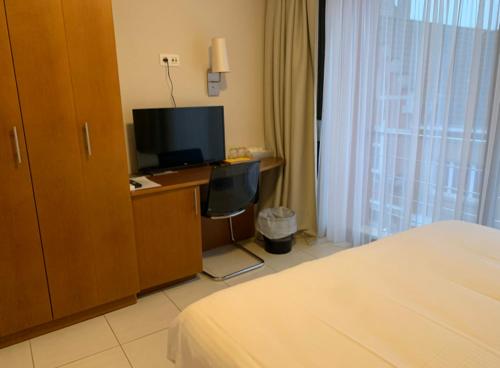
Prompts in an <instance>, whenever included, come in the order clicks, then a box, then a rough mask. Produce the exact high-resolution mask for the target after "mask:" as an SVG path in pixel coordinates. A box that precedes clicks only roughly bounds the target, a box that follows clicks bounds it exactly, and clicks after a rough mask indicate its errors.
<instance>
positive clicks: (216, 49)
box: [212, 37, 231, 73]
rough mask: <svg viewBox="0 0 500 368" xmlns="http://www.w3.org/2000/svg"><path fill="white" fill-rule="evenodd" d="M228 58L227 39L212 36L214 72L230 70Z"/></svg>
mask: <svg viewBox="0 0 500 368" xmlns="http://www.w3.org/2000/svg"><path fill="white" fill-rule="evenodd" d="M230 71H231V69H230V68H229V61H228V59H227V48H226V39H225V38H222V37H216V38H212V72H214V73H227V72H230Z"/></svg>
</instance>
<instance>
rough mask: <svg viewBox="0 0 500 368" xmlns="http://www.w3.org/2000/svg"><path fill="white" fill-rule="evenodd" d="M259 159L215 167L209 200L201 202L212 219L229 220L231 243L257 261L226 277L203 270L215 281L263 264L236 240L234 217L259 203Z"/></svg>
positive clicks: (207, 198) (207, 196)
mask: <svg viewBox="0 0 500 368" xmlns="http://www.w3.org/2000/svg"><path fill="white" fill-rule="evenodd" d="M259 175H260V162H258V161H255V162H254V161H252V162H245V163H241V164H234V165H225V166H214V167H213V169H212V175H211V178H210V183H209V185H208V192H207V193H206V199H205V200H204V201H203V202H202V213H203V216H205V217H208V218H210V219H213V220H221V219H229V230H230V232H231V241H232V245H234V246H236V247H238V248H239V249H241V250H243V251H244V252H246V253H248V254H249V255H251V256H252V257H253V258H255V259H256V260H257V261H258V262H257V263H256V264H253V265H251V266H248V267H245V268H243V269H241V270H238V271H235V272H231V273H229V274H227V275H224V276H216V275H212V274H211V273H210V272H208V271H205V270H203V273H204V274H206V275H208V276H209V277H210V278H212V279H214V280H216V281H222V280H227V279H230V278H232V277H235V276H238V275H241V274H243V273H246V272H249V271H252V270H255V269H257V268H259V267H262V266H263V265H264V260H263V259H262V258H260V257H259V256H257V255H256V254H254V253H252V252H250V251H249V250H248V249H246V248H245V247H243V246H241V245H240V244H238V243H237V242H236V240H235V236H234V229H233V217H236V216H238V215H241V214H242V213H243V212H245V211H246V210H247V208H248V207H249V206H250V205H252V204H253V203H256V202H257V200H258V195H259Z"/></svg>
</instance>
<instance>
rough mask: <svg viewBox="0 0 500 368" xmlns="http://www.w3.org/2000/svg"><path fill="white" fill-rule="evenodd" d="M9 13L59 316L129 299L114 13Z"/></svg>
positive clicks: (40, 8)
mask: <svg viewBox="0 0 500 368" xmlns="http://www.w3.org/2000/svg"><path fill="white" fill-rule="evenodd" d="M6 10H7V18H8V20H9V29H10V33H11V44H12V49H13V55H14V65H15V69H16V75H17V81H18V88H19V96H20V101H21V108H22V111H23V118H24V122H25V130H26V138H27V147H28V151H29V155H30V158H32V160H31V169H32V178H33V183H34V191H35V198H36V203H37V208H38V214H39V222H40V229H41V236H42V242H43V249H44V253H45V260H46V269H47V275H48V280H49V287H50V293H51V299H52V309H53V314H54V317H55V318H61V317H64V316H67V315H70V314H74V313H77V312H80V311H83V310H87V309H90V308H92V307H95V306H98V305H101V304H104V303H107V302H109V301H112V300H116V299H119V298H123V297H126V296H128V295H132V294H134V293H135V291H136V290H137V284H138V282H137V272H136V267H137V266H136V261H135V253H134V236H133V222H132V215H131V204H130V198H129V193H128V186H127V183H128V180H127V168H126V160H125V156H124V155H125V149H124V138H123V126H122V125H121V118H120V111H119V109H120V107H119V90H118V82H117V77H116V60H115V57H114V42H113V33H112V32H113V30H112V23H111V22H112V18H111V11H110V7H109V3H108V2H107V1H91V0H89V1H65V0H62V1H61V0H44V1H39V0H23V1H18V0H6ZM85 122H88V126H89V127H90V131H89V138H90V143H91V144H92V152H91V153H92V155H89V153H90V152H89V151H88V149H87V148H88V145H87V140H86V134H85V131H84V130H83V126H84V123H85Z"/></svg>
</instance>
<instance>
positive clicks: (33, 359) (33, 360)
mask: <svg viewBox="0 0 500 368" xmlns="http://www.w3.org/2000/svg"><path fill="white" fill-rule="evenodd" d="M28 344H29V346H30V353H31V364H32V365H33V368H35V357H34V356H33V346H31V339H30V340H28Z"/></svg>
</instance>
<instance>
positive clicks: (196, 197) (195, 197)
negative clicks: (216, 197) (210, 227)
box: [194, 188, 198, 216]
mask: <svg viewBox="0 0 500 368" xmlns="http://www.w3.org/2000/svg"><path fill="white" fill-rule="evenodd" d="M194 213H195V214H196V216H198V191H197V190H196V188H194Z"/></svg>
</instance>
